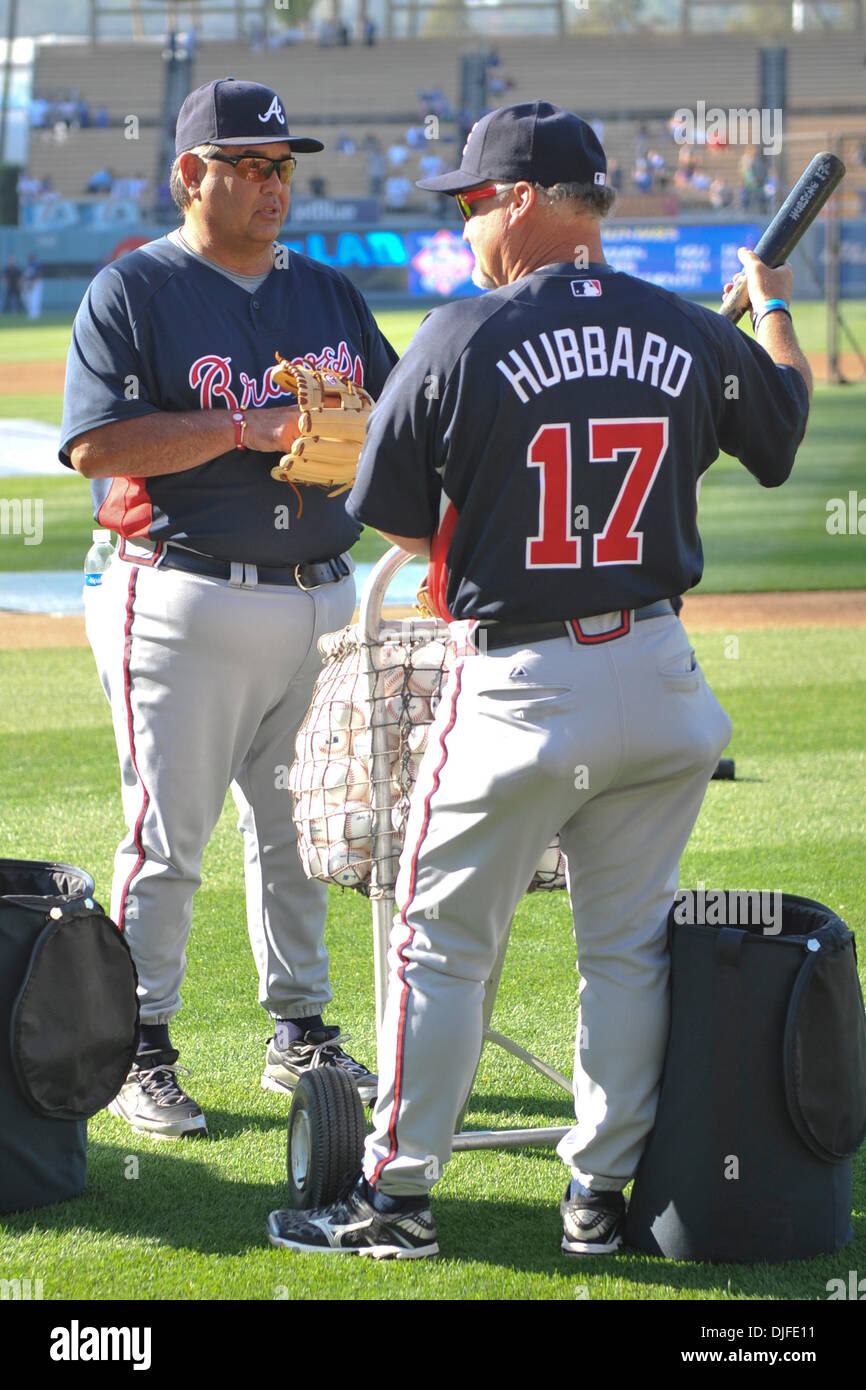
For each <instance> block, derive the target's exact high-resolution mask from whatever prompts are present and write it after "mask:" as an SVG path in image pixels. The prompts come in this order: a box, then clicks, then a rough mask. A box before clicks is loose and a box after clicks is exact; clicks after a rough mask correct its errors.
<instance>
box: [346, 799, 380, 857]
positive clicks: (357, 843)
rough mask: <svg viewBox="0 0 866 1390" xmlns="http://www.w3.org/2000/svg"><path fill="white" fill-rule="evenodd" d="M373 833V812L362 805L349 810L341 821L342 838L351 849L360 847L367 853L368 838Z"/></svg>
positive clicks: (368, 846) (368, 847)
mask: <svg viewBox="0 0 866 1390" xmlns="http://www.w3.org/2000/svg"><path fill="white" fill-rule="evenodd" d="M372 834H373V812H372V811H368V810H367V808H366V807H363V808H361V809H359V810H357V811H349V812H348V814H347V815H346V819H345V821H344V823H343V838H344V839H345V840H346V842H347V843H348V844H349V845H350V846H351V848H352V849H357V850H360V849H361V848H362V847H363V848H364V849H365V850H366V851H367V852H368V853H369V849H370V838H371V836H372Z"/></svg>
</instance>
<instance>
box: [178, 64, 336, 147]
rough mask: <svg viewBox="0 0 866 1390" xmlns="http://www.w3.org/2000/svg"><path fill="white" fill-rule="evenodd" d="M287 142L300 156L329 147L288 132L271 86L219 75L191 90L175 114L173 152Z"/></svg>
mask: <svg viewBox="0 0 866 1390" xmlns="http://www.w3.org/2000/svg"><path fill="white" fill-rule="evenodd" d="M278 142H279V143H282V144H288V146H289V148H290V149H292V150H297V151H298V152H299V153H300V154H312V153H313V152H314V151H316V150H323V149H324V148H325V147H324V145H323V144H322V142H321V140H312V139H308V138H306V137H303V138H297V137H296V136H293V135H290V134H289V127H288V123H287V121H286V113H285V111H284V109H283V103H282V102H281V101H280V99H279V97H278V96H277V94H276V92H272V91H271V89H270V87H262V86H261V85H260V83H258V82H240V81H238V79H237V78H236V77H218V78H217V79H216V81H215V82H208V83H206V84H205V86H204V87H197V88H196V89H195V91H194V92H190V94H189V96H188V97H187V99H186V101H185V102H184V103H183V106H182V107H181V108H180V112H179V114H178V118H177V128H176V130H175V136H174V149H175V154H183V153H184V152H185V151H186V150H192V149H195V147H196V145H276V144H277V143H278Z"/></svg>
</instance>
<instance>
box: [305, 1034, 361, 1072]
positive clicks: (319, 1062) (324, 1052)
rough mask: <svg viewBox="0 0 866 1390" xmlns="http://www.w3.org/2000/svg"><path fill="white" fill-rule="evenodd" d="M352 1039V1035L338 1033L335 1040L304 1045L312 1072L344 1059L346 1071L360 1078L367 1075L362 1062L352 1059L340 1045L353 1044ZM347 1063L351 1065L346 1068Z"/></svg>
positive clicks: (329, 1039) (330, 1039)
mask: <svg viewBox="0 0 866 1390" xmlns="http://www.w3.org/2000/svg"><path fill="white" fill-rule="evenodd" d="M351 1039H352V1035H351V1033H338V1034H337V1036H336V1037H335V1038H328V1039H326V1041H325V1042H320V1043H302V1044H301V1047H302V1048H303V1051H304V1052H305V1053H306V1054H307V1055H308V1056H309V1058H310V1070H311V1071H312V1069H313V1068H314V1067H324V1066H327V1065H328V1063H329V1062H331V1063H333V1062H340V1060H341V1059H342V1061H343V1063H344V1066H343V1070H344V1071H349V1072H350V1071H355V1072H357V1074H358V1075H359V1076H363V1075H365V1074H366V1071H367V1069H366V1067H363V1066H362V1065H361V1063H360V1062H356V1061H355V1059H354V1057H350V1056H349V1054H348V1053H347V1052H344V1051H343V1049H342V1047H340V1046H339V1044H340V1043H344V1042H351ZM346 1062H348V1063H349V1064H350V1065H349V1066H345V1063H346Z"/></svg>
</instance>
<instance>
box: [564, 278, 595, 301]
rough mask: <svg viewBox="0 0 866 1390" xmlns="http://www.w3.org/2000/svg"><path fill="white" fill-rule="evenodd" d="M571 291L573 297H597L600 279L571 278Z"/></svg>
mask: <svg viewBox="0 0 866 1390" xmlns="http://www.w3.org/2000/svg"><path fill="white" fill-rule="evenodd" d="M571 293H572V294H573V295H574V297H575V299H597V298H598V296H599V295H600V294H601V281H600V280H572V282H571Z"/></svg>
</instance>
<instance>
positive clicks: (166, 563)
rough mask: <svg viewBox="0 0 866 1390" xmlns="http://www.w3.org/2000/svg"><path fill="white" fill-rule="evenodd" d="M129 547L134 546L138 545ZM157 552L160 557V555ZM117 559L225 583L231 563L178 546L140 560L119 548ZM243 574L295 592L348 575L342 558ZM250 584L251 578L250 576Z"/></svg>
mask: <svg viewBox="0 0 866 1390" xmlns="http://www.w3.org/2000/svg"><path fill="white" fill-rule="evenodd" d="M133 544H135V545H138V544H139V542H134V543H133ZM160 549H161V552H162V553H161V554H160ZM120 554H121V558H122V559H124V560H131V561H132V563H133V564H135V563H136V562H138V563H144V564H146V565H153V566H154V567H155V568H159V569H169V570H184V571H185V573H187V574H199V575H202V576H203V577H204V578H205V579H225V580H230V579H231V577H232V561H230V560H214V559H213V558H212V557H211V556H210V555H199V554H198V552H197V551H194V550H183V549H182V548H180V547H179V546H174V545H165V546H162V547H155V548H154V551H153V555H152V557H146V558H145V557H142V558H141V559H140V558H139V557H138V556H136V555H135V554H129V553H127V552H126V547H125V546H123V545H122V546H121V551H120ZM244 569H245V570H250V571H252V570H255V579H254V580H253V581H252V582H254V583H256V584H289V585H292V586H293V587H294V588H296V589H317V588H318V587H319V586H320V585H322V584H335V583H336V582H337V581H338V580H340V579H345V578H346V575H347V574H351V569H350V566H349V563H348V561H347V560H346V558H345V556H343V555H336V556H335V557H334V559H333V560H306V561H304V563H303V564H300V565H280V566H271V565H250V564H246V565H244ZM250 578H251V580H252V575H251V576H250Z"/></svg>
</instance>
